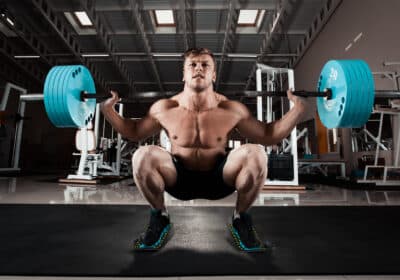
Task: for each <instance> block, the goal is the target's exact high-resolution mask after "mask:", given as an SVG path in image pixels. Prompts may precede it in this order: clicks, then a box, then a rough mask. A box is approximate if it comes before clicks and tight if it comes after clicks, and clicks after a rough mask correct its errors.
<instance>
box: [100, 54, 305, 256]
mask: <svg viewBox="0 0 400 280" xmlns="http://www.w3.org/2000/svg"><path fill="white" fill-rule="evenodd" d="M215 79H216V63H215V59H214V56H213V54H212V53H211V51H210V50H208V49H205V48H197V49H190V50H188V51H186V52H185V53H184V65H183V81H184V89H183V91H182V92H180V93H179V94H177V95H175V96H173V97H171V98H169V99H162V100H159V101H157V102H155V103H154V104H153V105H152V106H151V107H150V110H149V112H148V114H147V115H146V116H145V117H143V118H142V119H140V120H131V119H127V118H122V117H120V116H119V115H118V114H117V112H116V111H115V109H114V105H115V103H116V102H118V96H117V94H116V93H115V92H111V94H112V98H110V99H108V100H106V101H105V102H103V103H102V105H101V108H102V112H103V114H104V116H105V117H106V119H107V120H108V121H109V122H110V123H111V125H112V126H113V127H114V128H115V129H116V130H117V131H118V132H119V133H121V134H122V135H123V136H124V137H126V138H128V139H130V140H132V141H139V140H141V139H145V138H147V137H149V136H151V135H154V134H156V133H158V132H160V130H161V129H165V131H166V132H167V134H168V136H169V139H170V141H171V152H168V151H166V150H164V149H162V148H161V147H159V146H153V145H150V146H143V147H140V148H139V149H138V150H137V151H136V152H135V153H134V155H133V158H132V166H133V174H134V180H135V183H136V185H137V186H138V188H139V190H140V191H141V193H142V194H143V196H144V197H145V198H146V199H147V201H148V202H149V204H150V205H151V215H150V223H149V226H148V228H147V229H146V231H145V232H144V233H143V234H142V235H141V236H140V237H139V238H138V239H137V240H136V241H135V248H136V249H158V248H160V247H161V246H162V245H163V243H164V240H165V237H166V235H167V234H168V231H169V230H170V228H171V224H170V219H169V215H168V213H167V210H166V207H165V204H164V191H166V192H168V193H169V194H170V195H172V196H174V197H175V198H178V199H181V200H190V199H195V198H204V199H212V200H215V199H221V198H223V197H225V196H227V195H229V194H231V193H233V192H234V191H237V201H236V207H235V210H234V213H233V217H232V224H231V225H230V230H231V233H232V235H233V237H234V239H235V240H236V241H237V245H238V246H239V248H240V249H242V250H245V251H260V250H264V249H265V245H264V244H263V243H262V242H261V241H260V240H259V238H258V237H257V234H256V232H255V230H254V227H253V225H252V221H251V218H250V215H249V214H248V213H247V210H248V209H249V208H250V206H251V205H252V203H253V202H254V200H255V199H256V197H257V194H258V192H259V190H260V187H261V186H263V185H264V182H265V179H266V176H267V157H266V153H265V151H264V148H263V146H261V145H271V144H275V143H278V142H280V141H281V140H282V139H283V138H284V137H286V136H287V135H289V133H290V132H291V130H292V129H293V128H294V126H295V125H296V124H297V123H298V122H299V120H301V118H302V117H303V115H304V113H305V112H306V110H307V103H306V102H305V101H304V99H302V98H299V97H296V96H294V95H292V93H291V92H290V91H288V98H289V99H290V100H291V101H293V102H294V107H293V108H292V109H291V110H290V111H289V112H287V113H286V114H285V115H284V116H283V117H282V119H280V120H278V121H275V122H272V123H263V122H260V121H258V120H256V119H255V118H254V117H253V116H252V115H251V113H250V112H249V110H248V109H247V107H246V106H245V105H243V104H241V103H239V102H237V101H232V100H229V99H228V98H227V97H225V96H224V95H222V94H219V93H217V92H215V91H214V90H213V82H215ZM233 129H237V130H238V131H239V132H240V133H241V134H242V135H243V136H244V137H247V138H248V139H250V140H251V142H253V143H259V144H261V145H258V144H245V145H242V146H240V147H239V148H236V149H234V150H232V151H231V152H230V153H229V154H227V153H226V152H225V147H226V143H227V138H228V134H229V132H230V131H232V130H233Z"/></svg>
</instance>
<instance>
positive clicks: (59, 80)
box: [53, 66, 67, 127]
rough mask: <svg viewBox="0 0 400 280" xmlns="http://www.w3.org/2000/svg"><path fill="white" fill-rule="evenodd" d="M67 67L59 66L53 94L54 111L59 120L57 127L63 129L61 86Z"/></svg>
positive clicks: (63, 116)
mask: <svg viewBox="0 0 400 280" xmlns="http://www.w3.org/2000/svg"><path fill="white" fill-rule="evenodd" d="M66 67H67V66H60V70H59V74H58V75H57V80H56V82H55V83H54V86H53V88H54V92H56V94H55V96H54V108H55V109H54V110H55V111H56V113H57V115H58V119H59V127H65V114H64V104H63V102H62V86H63V77H64V75H65V72H66Z"/></svg>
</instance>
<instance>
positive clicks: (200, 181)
mask: <svg viewBox="0 0 400 280" xmlns="http://www.w3.org/2000/svg"><path fill="white" fill-rule="evenodd" d="M227 157H228V155H222V156H221V157H219V158H218V160H217V162H216V164H215V166H214V168H213V169H211V170H209V171H196V170H190V169H187V168H185V166H184V165H183V163H182V161H181V160H180V159H179V157H176V156H172V161H173V162H174V165H175V168H176V172H177V180H176V184H175V185H174V186H170V187H166V188H165V191H166V192H167V193H169V194H170V195H172V196H173V197H175V198H177V199H180V200H191V199H196V198H203V199H210V200H217V199H221V198H224V197H226V196H228V195H230V194H231V193H233V192H234V191H235V188H234V187H232V186H228V185H227V184H225V182H224V179H223V176H222V171H223V169H224V166H225V163H226V158H227Z"/></svg>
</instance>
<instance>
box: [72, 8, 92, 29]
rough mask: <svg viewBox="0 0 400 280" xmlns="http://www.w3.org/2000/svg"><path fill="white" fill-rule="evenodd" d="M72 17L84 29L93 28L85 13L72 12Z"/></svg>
mask: <svg viewBox="0 0 400 280" xmlns="http://www.w3.org/2000/svg"><path fill="white" fill-rule="evenodd" d="M74 15H75V16H76V18H77V19H78V21H79V24H80V25H82V26H85V27H88V26H93V23H92V21H91V20H90V18H89V17H88V15H87V14H86V12H83V11H80V12H74Z"/></svg>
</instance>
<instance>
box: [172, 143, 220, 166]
mask: <svg viewBox="0 0 400 280" xmlns="http://www.w3.org/2000/svg"><path fill="white" fill-rule="evenodd" d="M171 152H172V154H173V155H174V156H175V157H177V158H179V160H180V161H181V162H182V163H183V165H184V166H185V167H186V168H187V169H191V170H199V171H207V170H211V169H213V168H214V167H215V164H216V162H217V160H218V159H219V158H220V157H221V156H224V155H225V154H226V153H225V147H217V148H211V149H203V148H198V147H196V148H182V147H179V146H175V147H174V146H172V150H171Z"/></svg>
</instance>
